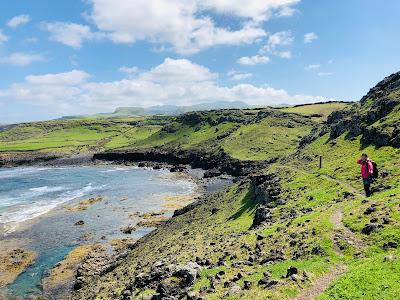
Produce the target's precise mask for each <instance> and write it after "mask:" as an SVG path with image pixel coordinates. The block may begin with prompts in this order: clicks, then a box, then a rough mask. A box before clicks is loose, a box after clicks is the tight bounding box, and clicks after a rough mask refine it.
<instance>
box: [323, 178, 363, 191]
mask: <svg viewBox="0 0 400 300" xmlns="http://www.w3.org/2000/svg"><path fill="white" fill-rule="evenodd" d="M320 176H322V177H324V178H326V179H328V180H331V181H335V182H336V183H338V184H340V185H343V186H345V187H346V188H347V189H348V190H349V191H351V192H352V193H353V194H355V195H358V196H360V197H364V194H362V193H361V192H360V191H358V190H357V189H356V188H354V187H353V186H352V185H350V184H349V183H347V182H345V181H342V180H339V179H336V178H334V177H332V176H330V175H326V174H320Z"/></svg>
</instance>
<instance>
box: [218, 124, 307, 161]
mask: <svg viewBox="0 0 400 300" xmlns="http://www.w3.org/2000/svg"><path fill="white" fill-rule="evenodd" d="M287 125H288V123H287V120H286V121H285V120H274V119H272V120H271V118H266V119H264V120H262V121H261V122H260V123H256V124H249V125H243V126H241V127H240V128H239V129H238V130H237V131H236V132H235V133H234V134H232V135H231V136H230V137H228V138H227V139H226V140H225V141H224V142H223V143H222V147H223V148H224V150H225V152H227V153H228V154H230V155H231V156H232V157H234V158H237V159H240V160H266V159H270V158H273V157H278V156H284V155H287V154H290V153H292V152H294V151H295V149H296V148H297V144H298V142H299V141H300V139H301V138H302V137H303V136H305V135H306V134H308V133H309V132H310V130H311V127H310V126H301V125H300V126H299V125H297V124H296V125H297V126H295V127H294V128H288V127H287Z"/></svg>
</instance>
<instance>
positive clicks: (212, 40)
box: [88, 0, 300, 54]
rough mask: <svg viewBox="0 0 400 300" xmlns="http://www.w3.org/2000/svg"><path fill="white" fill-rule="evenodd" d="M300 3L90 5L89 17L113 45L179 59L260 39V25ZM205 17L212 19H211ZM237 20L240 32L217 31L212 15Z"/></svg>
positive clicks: (193, 0)
mask: <svg viewBox="0 0 400 300" xmlns="http://www.w3.org/2000/svg"><path fill="white" fill-rule="evenodd" d="M299 1H300V0H249V1H247V2H246V5H243V1H241V0H185V1H181V0H169V1H164V0H90V3H91V4H92V9H91V11H90V12H89V13H88V18H89V19H90V20H91V21H92V22H93V23H94V24H95V25H96V26H97V27H98V29H99V30H100V31H101V32H103V33H105V34H106V35H107V36H108V38H110V39H111V40H113V41H114V42H116V43H127V44H132V43H135V42H136V41H140V40H146V41H150V42H152V43H154V44H157V45H161V48H162V49H165V48H167V49H168V48H170V49H172V50H174V51H176V52H178V53H181V54H192V53H196V52H199V51H201V50H203V49H207V48H210V47H214V46H218V45H240V44H249V43H253V42H254V41H256V40H258V39H259V38H261V37H265V36H266V33H265V31H264V30H263V29H262V27H261V24H260V22H263V21H265V20H267V19H268V18H269V17H270V16H271V15H273V14H274V13H277V12H278V11H280V12H282V11H284V9H286V15H288V14H289V10H288V9H289V8H290V6H292V5H294V4H296V3H298V2H299ZM210 12H211V13H212V14H210ZM215 14H217V15H228V16H234V17H236V18H238V19H239V22H240V23H239V25H240V28H239V29H237V30H231V29H229V28H227V27H220V26H217V25H216V24H215V22H214V20H213V15H215Z"/></svg>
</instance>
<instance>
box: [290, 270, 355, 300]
mask: <svg viewBox="0 0 400 300" xmlns="http://www.w3.org/2000/svg"><path fill="white" fill-rule="evenodd" d="M346 271H347V267H346V266H345V265H337V266H335V267H334V268H333V269H332V270H331V271H330V272H329V273H326V274H325V275H322V276H321V277H319V278H318V279H317V280H315V281H314V282H313V285H312V286H310V287H309V288H307V289H305V290H303V291H302V292H301V293H300V294H299V295H298V296H297V297H296V298H294V299H293V300H314V299H315V298H316V297H317V296H319V295H320V294H322V293H323V292H324V291H325V290H326V289H327V288H328V287H329V285H330V284H331V283H332V282H333V280H335V279H336V278H338V277H339V276H340V275H342V274H344V273H346Z"/></svg>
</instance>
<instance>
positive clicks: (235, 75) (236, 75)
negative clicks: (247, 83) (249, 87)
mask: <svg viewBox="0 0 400 300" xmlns="http://www.w3.org/2000/svg"><path fill="white" fill-rule="evenodd" d="M226 75H227V76H228V77H229V79H230V80H243V79H247V78H251V77H253V74H252V73H246V72H240V71H234V70H232V71H229V72H228V73H227V74H226Z"/></svg>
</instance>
